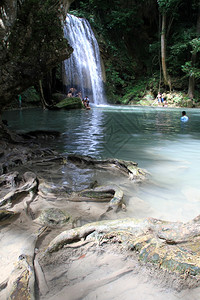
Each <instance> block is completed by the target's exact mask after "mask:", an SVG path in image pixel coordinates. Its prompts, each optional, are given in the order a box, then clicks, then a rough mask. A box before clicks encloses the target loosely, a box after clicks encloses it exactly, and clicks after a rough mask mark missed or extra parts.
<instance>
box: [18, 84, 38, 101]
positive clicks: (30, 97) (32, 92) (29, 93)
mask: <svg viewBox="0 0 200 300" xmlns="http://www.w3.org/2000/svg"><path fill="white" fill-rule="evenodd" d="M22 101H23V102H26V103H37V102H40V95H39V94H38V92H37V91H36V89H35V88H34V87H33V86H32V87H30V88H29V89H27V90H26V91H24V92H23V93H22Z"/></svg>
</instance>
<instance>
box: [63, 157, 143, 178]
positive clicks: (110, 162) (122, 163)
mask: <svg viewBox="0 0 200 300" xmlns="http://www.w3.org/2000/svg"><path fill="white" fill-rule="evenodd" d="M67 159H68V161H70V162H72V163H74V164H77V165H81V166H84V165H87V166H92V167H99V168H106V169H108V170H109V169H110V168H113V167H115V168H116V169H118V170H119V171H120V172H122V173H124V174H126V175H128V176H129V178H130V179H131V180H134V181H142V180H144V179H145V178H146V177H147V172H146V171H145V170H143V169H141V168H139V167H138V164H137V163H136V162H133V161H126V160H120V159H116V158H115V159H112V158H111V159H101V160H100V159H95V158H92V157H90V156H82V155H76V154H70V155H68V157H67Z"/></svg>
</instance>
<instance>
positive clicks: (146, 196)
mask: <svg viewBox="0 0 200 300" xmlns="http://www.w3.org/2000/svg"><path fill="white" fill-rule="evenodd" d="M187 115H188V116H189V122H188V123H184V124H183V123H181V122H180V116H181V109H169V108H146V107H145V108H141V107H121V106H105V107H103V106H102V107H96V108H95V107H93V108H92V109H91V110H90V111H85V110H71V111H42V110H40V109H34V110H33V109H32V110H22V111H10V112H5V113H4V116H3V118H4V119H7V120H8V123H9V127H10V128H15V129H16V130H18V131H20V132H25V131H29V130H39V129H45V130H47V129H49V130H58V131H60V132H61V133H62V137H61V139H60V140H59V141H58V142H57V141H56V144H55V145H54V147H56V149H57V150H59V151H61V152H62V153H65V154H67V153H70V152H73V153H79V154H82V155H91V156H93V157H98V158H108V157H116V158H120V159H124V160H131V161H136V162H138V163H139V166H140V167H141V168H145V169H147V170H148V171H149V172H150V173H151V176H150V180H149V182H148V183H145V184H143V185H141V186H136V187H135V186H134V185H133V184H132V183H131V182H128V183H127V181H126V180H125V179H124V181H123V180H121V179H120V180H118V179H117V178H115V179H114V180H115V181H116V182H117V181H119V182H117V183H118V184H120V185H121V186H122V187H123V189H124V190H125V198H126V200H127V202H128V203H129V204H128V210H127V214H128V215H129V216H133V217H146V216H154V217H159V218H162V219H168V220H184V221H186V220H189V219H191V218H193V217H195V216H196V215H198V214H199V212H200V186H199V183H198V181H199V175H200V168H199V165H200V164H199V162H200V157H199V153H200V110H199V109H187ZM105 178H106V177H105V174H103V175H102V179H101V178H99V181H100V182H101V181H102V180H103V179H104V180H107V181H109V178H106V179H105Z"/></svg>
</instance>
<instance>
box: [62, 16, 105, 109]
mask: <svg viewBox="0 0 200 300" xmlns="http://www.w3.org/2000/svg"><path fill="white" fill-rule="evenodd" d="M64 35H65V37H66V38H67V39H68V41H69V43H70V45H71V46H72V48H73V49H74V51H73V53H72V55H71V56H70V58H69V59H67V60H65V62H64V74H63V82H64V84H65V85H66V89H68V90H69V89H70V88H71V87H72V88H76V91H77V93H78V92H79V91H80V92H81V94H82V98H83V97H85V96H88V97H89V98H90V102H92V103H94V104H95V105H100V104H106V99H105V95H104V88H103V80H102V71H101V61H100V52H99V46H98V43H97V40H96V38H95V36H94V33H93V31H92V29H91V26H90V24H89V22H88V21H87V20H86V19H82V18H77V17H75V16H73V15H70V14H67V17H66V22H65V26H64Z"/></svg>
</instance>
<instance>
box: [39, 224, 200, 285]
mask: <svg viewBox="0 0 200 300" xmlns="http://www.w3.org/2000/svg"><path fill="white" fill-rule="evenodd" d="M80 239H87V240H88V239H94V240H95V241H96V242H98V243H99V244H100V245H101V244H102V243H113V242H114V243H116V242H117V243H119V246H120V247H123V248H124V250H126V251H130V250H131V251H135V252H136V253H137V255H138V258H139V260H141V261H144V262H146V263H147V262H149V263H151V264H152V265H155V266H157V267H159V268H161V269H163V270H166V271H167V272H176V273H178V274H179V275H184V276H186V277H187V276H193V277H194V276H195V278H196V280H199V279H200V248H199V243H200V224H199V223H197V222H194V221H191V222H188V223H181V222H180V223H178V222H177V223H175V222H174V223H173V222H164V221H161V220H157V219H153V218H149V219H144V220H137V219H131V218H127V219H122V220H115V221H101V222H96V223H90V224H86V225H84V226H82V227H79V228H74V229H71V230H69V231H64V232H62V233H61V234H60V235H58V236H57V237H56V238H55V239H54V240H52V242H51V243H50V244H49V246H48V248H47V249H46V251H45V255H47V253H51V252H53V251H57V250H58V249H60V248H62V247H63V246H64V245H66V244H69V243H73V242H77V241H78V240H80ZM169 241H170V242H169ZM172 241H173V242H172Z"/></svg>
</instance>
